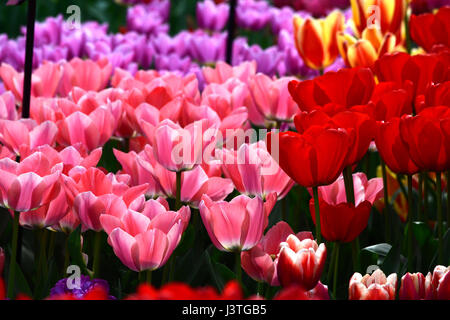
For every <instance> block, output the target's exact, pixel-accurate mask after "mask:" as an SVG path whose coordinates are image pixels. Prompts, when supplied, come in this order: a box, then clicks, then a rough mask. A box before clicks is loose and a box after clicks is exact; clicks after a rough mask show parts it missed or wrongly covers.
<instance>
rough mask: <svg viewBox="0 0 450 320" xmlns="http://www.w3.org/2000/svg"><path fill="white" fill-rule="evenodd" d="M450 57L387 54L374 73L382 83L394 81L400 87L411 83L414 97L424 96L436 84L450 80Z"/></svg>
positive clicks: (443, 55)
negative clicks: (428, 88) (430, 86)
mask: <svg viewBox="0 0 450 320" xmlns="http://www.w3.org/2000/svg"><path fill="white" fill-rule="evenodd" d="M449 67H450V55H449V54H448V52H447V53H446V52H443V53H438V54H419V55H415V56H410V55H408V54H407V53H404V52H397V53H392V54H385V55H384V56H383V57H381V58H380V59H378V60H377V62H376V63H375V67H374V72H375V74H376V75H377V77H378V80H379V81H381V82H385V81H392V82H396V83H398V84H399V85H402V84H403V83H405V82H411V83H412V85H413V91H412V92H413V96H414V97H415V96H417V95H420V94H423V93H424V92H425V91H426V89H427V87H428V86H429V85H430V84H432V83H434V84H436V83H441V82H445V81H448V80H450V71H449Z"/></svg>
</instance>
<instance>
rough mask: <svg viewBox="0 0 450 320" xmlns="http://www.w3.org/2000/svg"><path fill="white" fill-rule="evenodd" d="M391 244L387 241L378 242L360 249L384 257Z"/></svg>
mask: <svg viewBox="0 0 450 320" xmlns="http://www.w3.org/2000/svg"><path fill="white" fill-rule="evenodd" d="M391 248H392V246H391V245H390V244H389V243H378V244H375V245H373V246H369V247H365V248H363V249H362V250H364V251H368V252H372V253H375V254H377V255H379V256H382V257H386V255H387V254H388V253H389V251H390V250H391Z"/></svg>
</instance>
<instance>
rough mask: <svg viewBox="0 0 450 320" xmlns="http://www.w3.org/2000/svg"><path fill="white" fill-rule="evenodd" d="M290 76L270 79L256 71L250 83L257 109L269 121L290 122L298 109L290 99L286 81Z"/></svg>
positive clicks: (289, 79) (287, 81)
mask: <svg viewBox="0 0 450 320" xmlns="http://www.w3.org/2000/svg"><path fill="white" fill-rule="evenodd" d="M291 80H292V78H287V77H284V78H279V79H271V78H270V77H268V76H266V75H265V74H262V73H258V74H257V75H256V76H255V77H254V78H253V80H252V82H251V84H250V88H251V92H252V95H253V99H254V100H255V104H256V107H257V108H258V111H259V112H260V113H261V114H262V115H264V117H265V118H266V119H267V120H269V121H277V122H292V120H293V117H294V115H295V114H296V113H297V112H298V111H299V109H298V106H297V103H296V102H295V101H294V100H293V99H292V97H291V95H290V93H289V90H288V83H289V81H291Z"/></svg>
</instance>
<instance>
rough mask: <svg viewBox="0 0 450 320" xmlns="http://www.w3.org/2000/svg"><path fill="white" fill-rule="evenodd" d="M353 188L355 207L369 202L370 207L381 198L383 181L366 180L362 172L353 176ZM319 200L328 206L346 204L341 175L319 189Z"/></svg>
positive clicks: (375, 179) (378, 179)
mask: <svg viewBox="0 0 450 320" xmlns="http://www.w3.org/2000/svg"><path fill="white" fill-rule="evenodd" d="M353 186H354V189H355V206H358V205H359V204H361V203H362V202H364V201H369V202H370V204H371V205H373V204H374V202H375V201H377V200H378V199H380V198H382V196H383V179H381V178H373V179H370V180H367V177H366V175H365V174H364V173H363V172H357V173H354V174H353ZM318 191H319V198H321V199H323V200H324V201H325V202H327V203H328V204H330V205H338V204H340V203H346V202H347V197H346V193H345V184H344V177H343V176H342V175H341V176H340V177H339V178H338V179H337V180H336V181H335V182H333V183H332V184H330V185H327V186H322V187H319V190H318Z"/></svg>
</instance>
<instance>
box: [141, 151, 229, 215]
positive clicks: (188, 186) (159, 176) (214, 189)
mask: <svg viewBox="0 0 450 320" xmlns="http://www.w3.org/2000/svg"><path fill="white" fill-rule="evenodd" d="M145 154H146V156H147V159H148V161H145V160H144V157H141V158H136V160H137V162H138V163H139V165H140V166H142V168H143V169H144V170H145V171H147V172H148V173H149V174H151V175H152V176H153V179H154V180H155V181H156V182H157V184H156V185H157V186H158V187H159V189H155V192H156V194H154V196H156V195H164V196H166V197H169V198H175V195H176V173H175V172H172V171H169V170H167V169H166V168H164V167H163V166H162V165H160V164H159V163H158V162H157V161H156V159H155V156H154V152H153V148H152V147H151V146H150V145H146V146H145ZM232 191H233V183H232V182H231V180H229V179H224V178H221V177H219V176H211V177H210V176H208V174H206V172H205V171H204V169H203V167H202V166H197V167H195V168H194V169H193V170H190V171H183V172H182V173H181V201H182V202H183V203H188V204H189V205H190V206H191V207H194V208H196V207H198V204H199V202H200V201H201V197H202V195H203V194H207V195H208V196H209V197H210V198H211V199H212V200H214V201H219V200H224V199H225V198H226V197H227V196H228V195H229V194H230V193H231V192H232ZM159 192H160V193H159Z"/></svg>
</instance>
